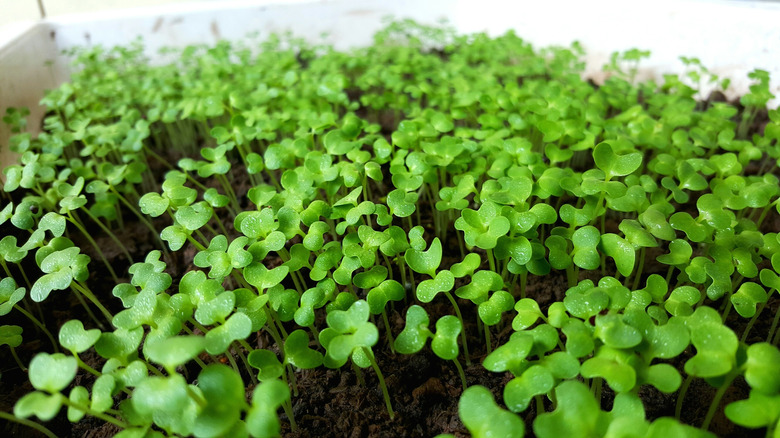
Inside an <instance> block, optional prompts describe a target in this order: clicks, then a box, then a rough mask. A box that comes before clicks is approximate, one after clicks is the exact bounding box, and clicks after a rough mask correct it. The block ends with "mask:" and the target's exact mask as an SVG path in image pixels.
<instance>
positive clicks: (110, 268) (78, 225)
mask: <svg viewBox="0 0 780 438" xmlns="http://www.w3.org/2000/svg"><path fill="white" fill-rule="evenodd" d="M68 220H69V221H70V223H72V224H73V225H74V226H75V227H76V228H78V230H79V231H80V232H81V234H82V235H83V236H84V237H85V238H86V239H87V240H88V241H89V243H90V244H91V245H92V247H94V248H95V251H97V253H98V256H99V257H100V259H101V260H103V263H104V264H105V265H106V269H108V273H109V274H111V278H113V279H114V282H115V283H119V277H117V275H116V272H114V267H113V266H111V263H109V262H108V259H106V256H105V254H103V251H102V250H101V249H100V246H99V245H98V244H97V242H95V240H94V239H92V236H91V235H90V234H89V233H88V232H87V230H86V229H84V227H83V226H82V225H81V223H80V222H79V220H78V219H76V218H75V217H74V216H73V215H72V214H71V212H70V211H69V212H68Z"/></svg>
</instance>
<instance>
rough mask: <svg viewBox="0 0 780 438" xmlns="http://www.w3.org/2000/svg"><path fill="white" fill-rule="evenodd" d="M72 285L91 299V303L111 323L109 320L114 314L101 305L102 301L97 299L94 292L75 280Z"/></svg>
mask: <svg viewBox="0 0 780 438" xmlns="http://www.w3.org/2000/svg"><path fill="white" fill-rule="evenodd" d="M72 285H73V286H75V287H76V290H78V291H79V292H81V293H82V294H84V296H85V297H86V298H87V299H88V300H90V301H92V304H94V305H95V307H97V308H98V309H100V312H101V313H103V316H105V317H106V319H107V320H108V322H109V323H111V321H112V320H113V319H114V315H112V314H111V312H109V311H108V309H106V307H105V306H103V303H101V302H100V300H98V299H97V297H96V296H95V294H93V293H92V291H90V290H89V288H87V286H85V285H82V284H81V283H79V282H78V281H76V280H74V281H73V283H72Z"/></svg>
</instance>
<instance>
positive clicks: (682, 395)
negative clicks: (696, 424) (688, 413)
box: [674, 375, 693, 420]
mask: <svg viewBox="0 0 780 438" xmlns="http://www.w3.org/2000/svg"><path fill="white" fill-rule="evenodd" d="M692 381H693V376H690V375H689V376H688V377H686V378H685V380H684V381H683V383H682V386H680V392H679V393H678V394H677V404H676V406H675V408H674V418H676V419H677V420H680V415H681V414H682V406H683V401H684V400H685V394H686V393H687V392H688V387H689V386H691V382H692Z"/></svg>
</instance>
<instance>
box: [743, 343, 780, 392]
mask: <svg viewBox="0 0 780 438" xmlns="http://www.w3.org/2000/svg"><path fill="white" fill-rule="evenodd" d="M779 361H780V351H778V349H777V347H775V346H774V345H772V344H769V343H766V342H760V343H757V344H752V345H751V346H750V347H748V349H747V362H746V363H745V380H746V381H747V382H748V384H750V386H751V387H752V388H753V391H756V392H759V393H762V394H767V395H773V394H778V392H780V375H778V373H777V364H778V363H779Z"/></svg>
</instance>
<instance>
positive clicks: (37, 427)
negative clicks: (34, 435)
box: [0, 411, 57, 438]
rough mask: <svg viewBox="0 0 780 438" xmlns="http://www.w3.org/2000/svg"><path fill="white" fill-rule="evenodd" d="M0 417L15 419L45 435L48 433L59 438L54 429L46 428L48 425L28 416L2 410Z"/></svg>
mask: <svg viewBox="0 0 780 438" xmlns="http://www.w3.org/2000/svg"><path fill="white" fill-rule="evenodd" d="M0 418H2V419H4V420H7V421H13V422H14V423H19V424H21V425H23V426H27V427H29V428H31V429H35V430H37V431H38V432H40V433H42V434H43V435H46V436H47V437H49V438H57V435H55V434H54V433H53V432H52V431H50V430H49V429H47V428H46V426H44V425H42V424H39V423H36V422H35V421H32V420H28V419H26V418H19V417H17V416H15V415H11V414H9V413H8V412H5V411H0Z"/></svg>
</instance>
